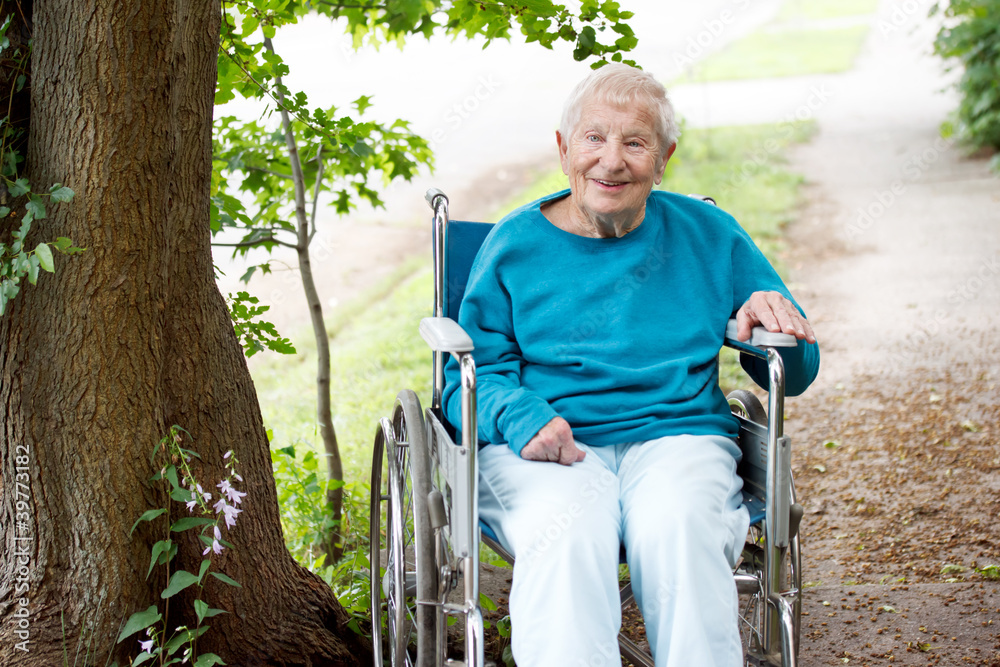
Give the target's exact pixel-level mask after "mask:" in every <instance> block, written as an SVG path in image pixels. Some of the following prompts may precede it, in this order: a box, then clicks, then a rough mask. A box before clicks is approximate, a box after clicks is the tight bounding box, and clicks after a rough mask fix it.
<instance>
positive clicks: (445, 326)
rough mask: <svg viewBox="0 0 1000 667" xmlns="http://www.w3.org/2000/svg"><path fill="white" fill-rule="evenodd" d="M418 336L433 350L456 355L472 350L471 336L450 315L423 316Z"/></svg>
mask: <svg viewBox="0 0 1000 667" xmlns="http://www.w3.org/2000/svg"><path fill="white" fill-rule="evenodd" d="M420 336H421V337H422V338H423V339H424V341H426V343H427V344H428V345H429V346H430V348H431V349H432V350H433V351H435V352H450V353H451V354H456V355H457V354H462V353H463V352H471V351H472V350H473V345H472V338H470V337H469V334H467V333H465V329H463V328H462V327H460V326H459V324H458V322H456V321H455V320H453V319H451V318H450V317H425V318H424V319H422V320H420Z"/></svg>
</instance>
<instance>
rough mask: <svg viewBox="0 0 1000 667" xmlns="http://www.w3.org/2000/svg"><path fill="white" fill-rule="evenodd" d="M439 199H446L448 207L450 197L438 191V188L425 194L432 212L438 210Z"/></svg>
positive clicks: (445, 202) (431, 189)
mask: <svg viewBox="0 0 1000 667" xmlns="http://www.w3.org/2000/svg"><path fill="white" fill-rule="evenodd" d="M438 197H441V198H443V199H444V204H445V206H447V205H448V196H447V195H446V194H445V193H443V192H441V191H440V190H438V189H437V188H430V189H428V190H427V192H426V193H424V199H425V200H427V203H428V204H430V207H431V210H432V211H433V210H435V209H437V199H438Z"/></svg>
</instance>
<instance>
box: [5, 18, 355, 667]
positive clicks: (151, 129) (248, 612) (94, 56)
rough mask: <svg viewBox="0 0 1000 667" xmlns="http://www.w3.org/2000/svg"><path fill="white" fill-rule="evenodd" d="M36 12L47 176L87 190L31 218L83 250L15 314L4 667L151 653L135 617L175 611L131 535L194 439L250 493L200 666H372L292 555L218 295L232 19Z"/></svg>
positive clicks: (223, 564)
mask: <svg viewBox="0 0 1000 667" xmlns="http://www.w3.org/2000/svg"><path fill="white" fill-rule="evenodd" d="M33 10H34V40H35V41H34V55H33V62H32V77H33V82H32V98H31V103H32V107H31V135H30V138H29V156H28V161H29V164H30V178H31V182H32V184H33V185H34V187H35V189H36V190H38V191H41V190H43V189H44V188H47V187H48V185H50V184H51V183H53V182H56V181H59V182H62V183H64V184H66V185H68V186H69V187H71V188H73V189H74V191H75V192H76V193H77V194H76V198H75V199H74V200H73V202H72V203H70V204H68V205H66V204H64V205H61V206H60V207H58V209H56V210H55V211H54V214H53V215H51V217H50V218H49V219H46V220H44V221H39V222H36V223H35V225H34V227H33V229H32V233H31V237H30V239H31V240H30V243H31V244H33V243H37V242H39V241H41V240H54V239H55V238H56V237H57V236H69V237H70V238H72V239H73V241H74V242H75V244H76V245H79V246H84V247H86V248H87V251H86V252H85V253H83V254H82V255H78V256H74V257H71V258H62V257H59V258H57V262H58V267H57V274H56V275H55V276H51V275H44V276H42V278H41V279H40V280H39V283H38V285H37V286H26V287H25V289H24V291H23V292H22V293H21V295H19V296H18V298H17V299H15V300H14V302H13V303H12V304H11V309H10V311H9V312H8V313H7V315H6V316H5V317H3V318H0V465H2V471H0V475H2V476H0V480H2V487H0V490H2V500H0V530H2V536H3V537H2V539H3V549H4V552H3V553H4V557H3V564H2V566H0V664H18V665H25V666H28V667H31V666H34V665H38V666H44V667H50V666H51V665H56V664H62V663H63V658H62V656H63V647H64V644H65V646H66V648H67V650H68V652H69V656H70V660H71V661H72V660H73V655H74V652H75V649H76V646H77V641H78V638H79V637H80V636H81V633H82V634H83V636H84V641H85V642H87V641H89V642H90V643H91V655H92V656H96V658H95V659H93V661H94V662H95V663H97V664H105V658H106V657H107V656H109V655H111V656H112V658H114V659H117V660H119V662H120V663H121V662H124V663H125V664H129V660H128V658H129V657H130V656H134V655H136V654H137V653H138V649H137V646H136V644H135V642H134V640H126V641H125V642H123V644H122V645H120V646H116V645H115V644H114V641H115V638H116V636H117V633H118V631H119V627H120V623H121V622H122V621H123V619H126V618H128V616H129V615H131V614H132V613H133V612H135V611H137V610H140V609H145V608H146V607H148V606H149V605H151V604H158V605H159V606H160V608H161V610H162V609H163V605H162V604H159V603H161V602H162V601H161V600H160V597H159V593H160V591H161V590H162V589H163V587H164V584H163V578H162V576H157V575H155V574H154V576H152V577H150V579H149V581H147V580H146V579H145V576H146V568H147V566H148V563H149V559H150V549H151V546H152V544H153V543H154V542H155V541H156V540H158V539H161V538H162V534H159V533H154V531H153V526H151V525H150V524H141V525H140V527H139V528H138V529H137V530H136V532H135V533H134V534H133V535H132V536H131V537H130V536H129V529H130V527H131V526H132V524H133V522H134V521H135V520H136V519H137V518H138V517H139V515H140V514H141V513H142V512H143V511H145V510H147V509H152V508H155V507H161V506H163V505H162V503H163V498H162V497H160V492H158V491H157V490H156V489H155V488H154V487H153V486H151V485H150V483H149V482H148V480H149V477H150V476H151V474H152V473H153V472H154V471H153V470H151V468H150V465H149V460H150V454H151V452H152V450H153V447H154V446H155V444H156V443H157V442H158V441H159V439H160V438H161V437H162V436H163V435H164V434H165V433H166V432H167V430H168V429H169V427H170V426H171V425H172V424H178V425H180V426H182V427H184V428H185V429H187V430H188V431H189V432H190V433H191V435H192V437H193V440H194V442H193V443H189V447H190V448H191V449H193V450H195V451H197V452H198V453H199V454H200V455H201V457H202V462H203V463H201V464H198V465H199V466H200V467H198V468H196V474H197V475H199V478H200V480H201V482H202V485H203V486H206V487H208V486H214V485H215V483H216V482H217V481H218V480H219V479H220V478H221V477H222V474H223V472H222V471H223V455H224V453H225V452H226V451H228V450H230V449H231V450H233V451H234V452H235V455H236V456H237V458H238V459H239V460H240V462H241V467H240V472H241V474H242V475H243V477H244V479H245V483H244V485H243V487H242V490H244V491H246V492H247V494H248V495H247V496H246V498H245V499H244V501H243V505H242V508H243V509H244V512H243V514H241V515H240V516H239V518H238V521H237V524H236V526H235V527H234V528H233V529H232V530H231V531H230V532H229V533H228V534H227V535H226V536H225V538H226V539H227V540H228V541H229V542H231V543H232V544H233V545H234V548H233V549H227V550H226V551H225V552H223V554H222V555H221V556H216V557H215V558H214V560H213V569H214V570H217V571H222V572H225V573H226V574H228V575H229V576H231V577H232V578H233V579H235V580H236V581H238V582H240V583H241V584H242V588H233V587H229V586H227V585H226V584H223V583H221V582H218V581H217V580H215V579H212V578H209V579H208V583H207V585H206V593H205V599H206V600H207V601H209V602H210V604H211V606H212V607H216V608H220V609H224V610H226V611H228V612H229V613H228V614H224V615H221V616H216V617H214V618H212V619H210V621H209V623H208V624H209V625H211V630H209V632H208V633H207V634H206V635H204V637H203V638H202V639H201V640H200V641H199V644H198V648H199V651H201V652H205V651H211V652H214V653H217V654H218V655H220V656H221V657H222V658H223V659H225V660H226V662H227V663H228V664H230V665H247V666H249V665H356V664H360V663H361V662H362V661H365V660H366V659H367V657H368V655H369V647H368V646H367V642H366V641H365V640H363V639H362V638H360V637H359V636H357V635H355V634H354V633H353V632H351V631H350V630H349V629H348V628H347V622H348V620H349V619H348V617H347V614H346V613H345V612H344V610H343V609H342V608H341V607H340V605H339V604H338V603H337V601H336V599H335V597H334V596H333V594H332V592H331V591H330V589H329V587H328V586H326V585H325V584H324V583H323V582H322V581H321V580H320V579H319V578H318V577H316V576H314V575H312V574H311V573H310V572H308V571H307V570H305V569H304V568H302V567H300V566H299V565H298V564H297V563H295V561H294V560H293V559H292V557H291V556H290V554H289V553H288V551H287V550H286V548H285V546H284V542H283V539H282V535H281V526H280V521H279V514H278V506H277V496H276V492H275V487H274V480H273V476H272V473H271V461H270V454H269V451H268V444H267V438H266V436H265V432H264V428H263V424H262V421H261V416H260V409H259V406H258V404H257V398H256V395H255V393H254V388H253V383H252V381H251V378H250V375H249V372H248V371H247V367H246V361H245V359H244V357H243V354H242V350H241V349H240V346H239V343H238V341H237V340H236V337H235V334H234V332H233V327H232V323H231V321H230V320H229V317H228V313H227V309H226V306H225V303H224V301H223V299H222V297H221V295H220V294H219V291H218V289H217V287H216V285H215V280H214V273H213V264H212V255H211V246H210V232H209V219H208V211H209V186H210V177H211V118H212V110H213V98H214V90H215V76H216V56H217V51H218V35H219V20H220V7H219V5H218V4H217V3H214V2H196V1H194V0H157V1H156V2H146V1H141V0H128V1H121V2H114V3H109V2H92V1H89V0H35V2H34V7H33ZM13 222H14V221H13V219H10V218H8V219H6V220H4V221H0V234H2V235H4V236H5V237H6V236H8V235H9V232H10V229H11V227H12V224H13ZM22 463H23V464H24V465H21V464H22ZM213 491H217V490H214V489H213ZM18 501H21V502H22V503H24V504H23V505H21V506H19V505H18ZM185 535H188V536H189V537H187V538H186V542H185V543H184V544H182V546H181V553H180V555H179V556H178V563H177V564H178V566H179V567H182V568H183V569H187V570H188V571H193V572H197V571H198V563H199V562H200V560H201V548H200V547H201V545H200V544H199V543H197V541H196V540H195V539H194V537H193V536H191V535H190V532H189V533H185ZM192 592H193V591H192V589H188V590H187V591H186V592H185V593H187V594H188V595H184V594H182V595H178V596H176V597H174V598H171V602H170V608H169V625H170V627H171V628H173V627H176V626H178V625H184V624H187V625H190V626H192V627H193V626H194V613H193V609H192V606H191V599H192V596H191V595H190V594H191V593H192ZM22 601H25V604H22ZM21 609H27V616H26V617H25V616H24V615H23V614H22V613H21V612H20V610H21ZM22 621H23V622H22ZM63 624H65V630H63ZM18 632H27V633H28V638H27V639H26V640H24V641H26V642H27V644H26V648H27V649H28V651H27V652H24V651H21V650H20V648H19V645H20V643H21V642H22V637H23V635H19V634H18Z"/></svg>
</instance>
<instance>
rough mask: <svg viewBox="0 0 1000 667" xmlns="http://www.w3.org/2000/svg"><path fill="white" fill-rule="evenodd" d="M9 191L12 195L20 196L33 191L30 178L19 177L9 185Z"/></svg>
mask: <svg viewBox="0 0 1000 667" xmlns="http://www.w3.org/2000/svg"><path fill="white" fill-rule="evenodd" d="M7 189H8V191H9V192H10V196H11V197H20V196H21V195H23V194H25V193H26V192H30V191H31V185H30V184H29V183H28V179H26V178H19V179H17V180H16V181H14V182H13V183H11V184H10V186H8V188H7Z"/></svg>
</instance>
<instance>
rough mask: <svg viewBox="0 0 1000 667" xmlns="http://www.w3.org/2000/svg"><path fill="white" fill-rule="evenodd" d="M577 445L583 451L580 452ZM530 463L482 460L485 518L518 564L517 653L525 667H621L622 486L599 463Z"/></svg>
mask: <svg viewBox="0 0 1000 667" xmlns="http://www.w3.org/2000/svg"><path fill="white" fill-rule="evenodd" d="M578 445H579V443H578ZM579 446H580V448H581V449H583V450H584V451H586V452H587V457H586V458H585V459H584V460H583V461H581V462H579V463H574V464H573V465H572V466H561V465H559V464H557V463H548V462H540V461H526V460H524V459H522V458H520V457H519V456H518V455H517V454H515V453H514V452H512V451H511V450H510V448H508V447H507V446H505V445H488V446H486V447H484V448H482V449H481V450H480V453H479V479H480V481H479V489H480V492H479V515H480V518H482V519H483V520H484V521H485V522H486V523H487V524H489V525H490V527H491V528H493V529H494V531H495V532H496V533H497V537H498V538H499V540H500V543H501V544H503V545H504V547H506V548H507V549H509V550H510V551H511V553H513V554H514V556H515V563H514V577H513V583H512V586H511V592H510V618H511V649H512V651H513V653H514V658H515V660H516V661H517V664H518V666H519V667H532V666H535V665H537V666H541V667H553V666H554V665H559V666H561V667H562V666H564V667H578V666H580V667H582V666H584V665H586V666H593V667H598V666H599V665H608V666H611V665H619V664H620V660H619V657H618V643H617V636H618V630H619V629H620V627H621V607H620V603H619V594H618V556H619V545H620V540H621V532H620V527H621V512H620V508H619V504H618V480H617V478H616V477H615V476H614V474H613V473H612V472H611V471H610V470H609V469H608V468H607V466H606V465H605V464H604V462H603V461H602V460H601V458H600V457H598V456H596V455H595V454H594V453H593V451H592V450H591V449H590V448H588V447H587V446H586V445H579Z"/></svg>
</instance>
